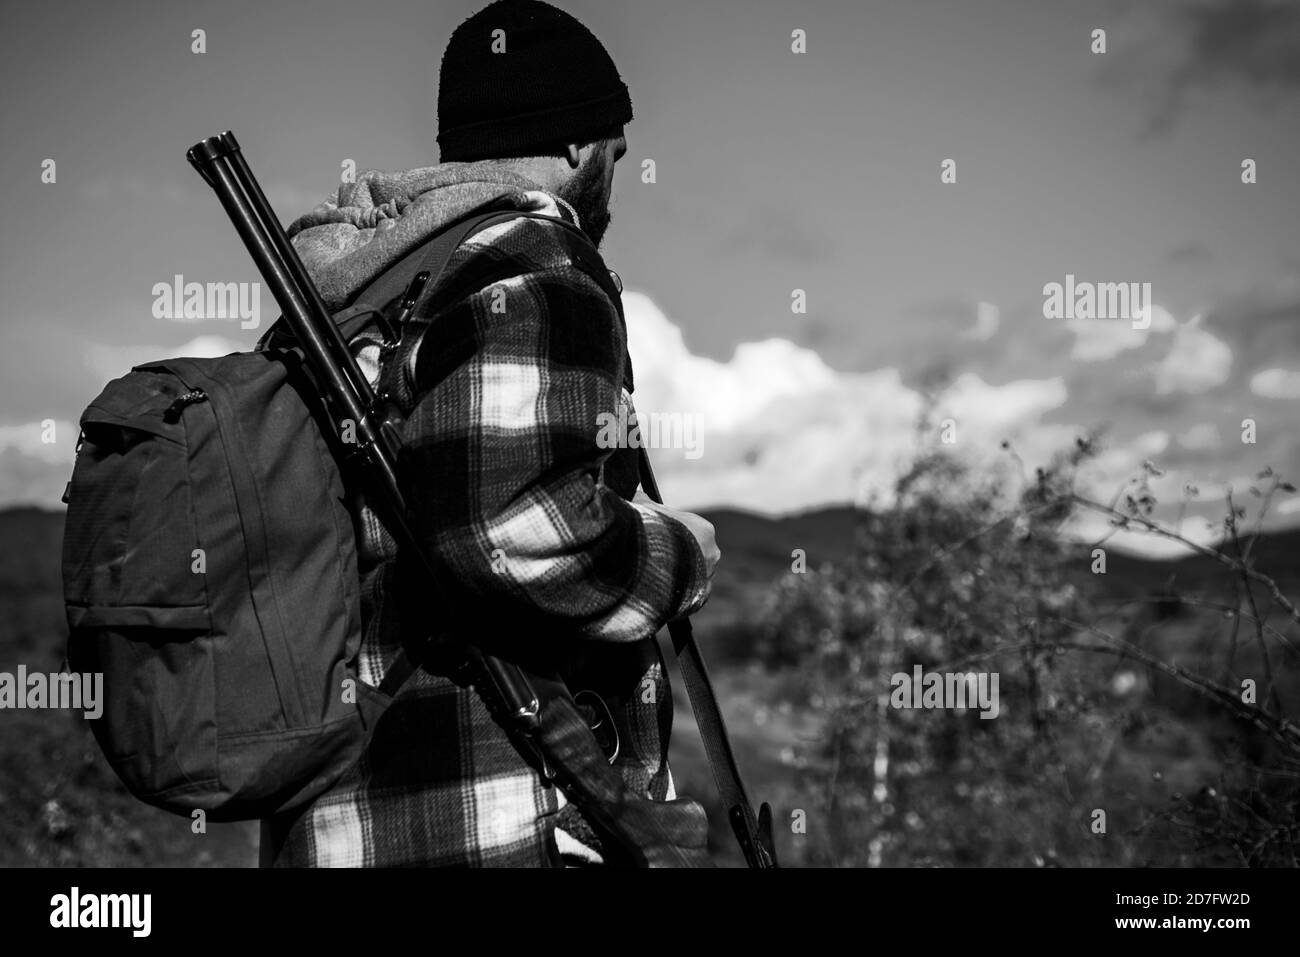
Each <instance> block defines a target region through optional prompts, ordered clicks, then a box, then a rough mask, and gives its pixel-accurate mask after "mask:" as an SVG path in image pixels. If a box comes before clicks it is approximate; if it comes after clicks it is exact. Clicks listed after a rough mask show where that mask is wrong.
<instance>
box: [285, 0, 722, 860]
mask: <svg viewBox="0 0 1300 957" xmlns="http://www.w3.org/2000/svg"><path fill="white" fill-rule="evenodd" d="M631 119H632V107H631V100H630V98H629V95H628V91H627V87H626V86H625V85H624V84H623V82H622V80H621V79H620V78H619V74H618V71H617V70H616V68H615V66H614V64H613V61H612V60H611V59H610V57H609V55H608V54H607V53H606V51H605V49H604V48H603V47H602V46H601V44H600V42H599V41H598V40H597V39H596V38H595V37H594V36H593V35H592V34H591V33H590V32H589V31H588V30H587V29H586V28H585V27H584V26H582V24H580V23H579V22H578V21H577V20H575V19H574V18H572V17H570V16H569V15H567V14H565V13H563V12H561V11H559V10H557V9H555V8H554V7H551V6H549V5H547V4H545V3H538V2H533V0H501V2H497V3H493V4H492V5H490V6H488V7H487V8H485V9H484V10H482V11H480V12H479V13H477V14H475V15H474V16H472V17H470V18H469V19H468V20H466V21H465V22H464V23H463V24H462V25H461V26H460V27H458V28H457V29H456V31H455V32H454V33H453V34H452V37H451V40H450V42H449V43H448V46H447V49H446V52H445V53H444V56H443V60H442V67H441V78H440V89H439V95H438V120H439V135H438V142H439V145H440V148H441V151H442V161H443V162H442V165H440V166H435V167H430V168H423V169H414V170H409V171H406V172H401V173H382V172H376V171H371V172H367V173H365V174H363V175H361V176H360V177H358V179H357V181H356V182H355V183H350V184H344V185H343V186H342V187H341V188H340V189H339V191H338V195H337V198H336V199H335V200H333V201H327V202H326V203H323V204H322V205H321V206H319V207H317V208H316V209H315V210H313V211H312V212H311V213H308V214H307V215H305V216H303V217H302V218H300V219H299V220H298V221H297V222H295V223H294V224H293V225H292V226H291V227H290V230H289V233H290V236H291V237H292V238H293V242H294V245H295V247H296V249H297V250H298V253H299V255H300V256H301V257H302V259H303V262H304V264H305V265H306V268H307V269H308V271H309V272H310V273H311V275H312V278H313V280H314V281H315V282H316V284H317V286H318V287H319V288H320V290H321V294H322V297H323V298H324V299H325V300H326V303H327V305H329V306H331V307H332V308H338V307H339V306H341V305H342V304H343V303H344V302H347V301H348V300H349V298H350V297H351V296H353V295H355V294H356V293H357V291H358V290H360V289H361V288H362V287H364V286H365V285H366V284H367V283H368V282H370V281H371V280H372V279H374V278H375V277H376V276H377V275H379V274H380V273H381V272H383V270H385V269H386V268H388V267H389V266H391V265H392V264H393V263H394V262H395V261H396V260H398V259H400V258H401V257H402V256H404V255H406V254H407V253H408V252H409V251H410V250H411V249H413V248H415V247H417V246H418V245H419V244H420V243H421V242H422V241H423V240H424V239H426V238H427V237H429V236H430V235H431V234H433V233H435V232H436V231H437V230H438V229H439V228H440V227H441V226H443V225H444V224H446V223H448V222H450V221H453V220H456V219H459V218H462V217H463V216H465V215H466V214H467V213H469V212H471V211H473V210H477V209H481V208H483V207H484V206H486V205H487V204H490V203H491V204H495V205H496V206H500V207H505V208H510V209H518V210H521V211H529V212H534V213H541V214H543V215H544V216H545V217H547V218H544V219H535V218H517V219H512V220H510V221H508V222H505V223H503V224H499V225H494V226H491V227H489V228H488V229H485V230H482V231H480V232H479V233H477V234H476V235H474V236H471V237H469V238H468V239H467V241H466V242H465V243H463V244H462V246H461V247H460V248H459V249H458V251H457V252H456V253H455V254H454V255H453V257H452V258H451V260H449V262H448V265H447V269H446V271H445V272H444V274H443V276H442V280H441V282H440V283H439V285H438V289H437V290H436V292H434V293H433V294H432V295H431V297H429V298H428V299H427V300H426V301H425V303H424V304H423V305H422V307H421V309H420V310H419V312H418V313H417V316H424V317H429V318H430V319H433V320H435V321H432V322H431V323H430V325H429V326H428V331H427V332H426V334H425V335H424V338H423V339H422V340H421V341H420V346H419V349H418V351H417V352H415V353H414V356H413V361H412V362H411V363H410V364H409V365H408V366H407V367H406V372H407V375H408V381H409V384H410V391H411V395H412V396H413V401H414V407H413V409H412V410H411V411H410V413H409V417H408V419H407V425H406V432H405V447H404V449H403V453H402V457H401V460H400V462H399V469H400V473H401V475H400V478H401V481H402V484H403V488H404V490H405V492H406V495H407V499H408V502H409V503H410V506H411V509H412V512H413V518H414V521H415V524H416V531H417V534H418V536H419V537H420V538H421V540H422V542H423V544H424V546H425V548H426V551H428V553H429V554H430V555H431V556H432V558H433V560H434V562H435V564H436V566H437V567H438V570H439V571H440V572H442V575H441V578H442V579H443V580H444V581H446V582H450V583H451V589H452V590H453V592H454V595H450V596H445V597H440V598H438V599H437V601H438V602H439V603H440V604H431V603H432V601H433V599H432V596H430V595H429V594H428V593H427V592H426V591H424V590H421V589H420V588H419V587H418V586H413V585H410V584H409V583H408V579H406V578H405V577H404V572H403V565H402V563H400V562H397V561H395V555H396V549H395V547H394V545H393V542H392V541H391V539H389V538H388V537H387V536H386V535H385V534H384V533H383V531H382V529H381V528H379V526H378V524H377V523H376V522H375V521H374V519H373V516H372V515H370V513H368V512H363V513H362V515H361V521H360V522H359V530H360V541H359V552H360V558H361V570H362V576H363V580H362V593H363V603H362V614H363V619H364V639H363V643H362V647H361V649H360V650H359V656H360V662H359V673H360V676H361V678H362V681H363V683H364V686H365V687H364V688H363V689H362V691H363V693H366V694H375V693H377V692H375V691H374V690H373V689H374V688H376V687H377V686H378V685H379V684H380V683H381V681H382V680H383V678H384V676H385V674H386V673H387V671H388V669H389V667H390V666H392V665H393V663H394V661H395V660H397V659H398V653H399V650H400V649H401V648H402V646H403V638H404V637H406V638H408V639H409V637H410V636H411V635H412V634H415V635H426V634H428V633H429V631H430V630H431V629H433V628H436V627H437V625H438V624H439V621H440V617H441V616H446V615H451V614H453V613H454V611H453V609H452V608H451V607H450V604H451V603H455V604H456V606H457V607H459V608H465V609H468V620H469V621H470V623H471V626H472V628H473V630H474V633H475V635H476V636H478V637H486V638H489V639H490V640H492V641H494V642H497V643H499V644H498V647H500V648H505V649H510V650H511V651H512V653H514V654H518V655H520V656H522V657H523V658H529V657H531V659H532V660H535V661H540V662H542V663H544V664H546V665H554V666H555V667H556V668H559V669H561V670H562V672H563V673H565V674H566V675H568V676H569V680H570V687H571V689H572V690H573V691H574V692H575V693H577V692H580V691H584V690H593V691H595V692H596V693H597V694H598V695H599V696H600V697H601V698H602V700H604V701H605V702H606V704H607V705H608V706H609V707H610V709H611V711H612V712H613V714H612V717H614V718H615V719H616V720H615V721H614V725H615V727H617V728H618V729H620V731H621V733H620V735H619V738H618V750H617V754H616V755H615V756H614V758H613V763H614V764H615V766H616V767H617V768H618V769H619V770H620V771H621V772H622V774H623V777H624V779H625V780H626V781H627V782H628V784H629V786H630V787H631V788H632V789H633V790H634V791H636V792H637V793H639V794H640V795H642V796H644V797H648V798H650V799H653V800H669V799H672V798H673V797H674V795H673V783H672V777H671V774H670V772H669V769H668V765H667V749H668V733H669V730H670V728H671V720H672V698H671V694H670V692H669V689H668V688H667V685H666V676H665V672H664V667H663V661H662V658H661V656H660V652H659V648H658V645H657V643H656V642H655V639H654V635H655V634H656V632H657V631H658V630H659V629H660V628H661V627H662V626H663V625H664V624H665V623H666V622H668V621H670V620H672V619H675V618H677V617H679V616H683V615H688V614H691V613H692V612H694V611H696V610H697V609H698V608H699V607H700V606H701V605H702V604H703V603H704V602H705V600H706V599H707V597H708V593H709V586H710V579H711V576H712V572H713V567H714V565H715V564H716V562H717V561H718V558H719V553H718V550H717V547H716V545H715V543H714V538H713V528H712V526H711V525H710V524H709V523H708V522H707V521H705V520H704V519H702V518H700V517H699V516H696V515H692V514H689V513H686V512H681V511H676V510H673V509H670V508H667V507H663V506H656V505H654V504H653V503H650V502H649V500H648V499H647V498H646V497H645V496H644V494H641V493H639V492H638V491H637V469H636V454H637V453H636V450H635V449H627V448H624V449H609V448H602V447H601V443H600V442H599V441H598V435H599V433H600V421H601V418H602V414H604V415H605V416H608V415H609V414H610V413H615V414H617V413H618V411H619V409H620V406H621V405H623V406H626V407H627V409H628V411H629V413H630V411H631V406H630V398H629V393H630V392H631V390H632V385H633V380H632V369H631V364H630V361H629V358H628V356H627V345H626V330H625V328H624V326H623V322H622V316H621V312H620V310H619V308H618V307H617V305H616V303H615V302H614V301H613V299H612V298H611V295H610V292H611V286H610V282H609V277H608V276H605V275H595V272H598V271H599V270H593V268H592V266H591V261H592V257H590V256H589V255H585V254H584V253H583V250H582V248H581V247H582V246H583V245H584V244H583V243H582V242H581V240H580V239H579V238H577V237H575V236H574V235H573V234H572V232H571V230H569V229H568V228H566V226H565V225H563V223H568V224H571V225H572V226H576V227H578V228H579V229H581V230H582V231H584V232H585V234H586V235H587V237H588V238H589V239H590V240H591V243H592V244H597V245H598V244H599V243H600V241H601V239H602V237H603V235H604V232H605V229H606V227H607V226H608V224H609V220H610V214H609V201H610V196H611V190H612V187H613V176H614V167H615V164H616V163H617V162H618V160H619V159H620V158H621V157H622V156H623V155H624V153H625V152H626V150H627V145H626V141H625V139H624V134H623V128H624V126H625V125H626V124H627V123H628V122H630V120H631ZM561 221H563V222H561ZM587 249H588V252H589V251H590V247H587ZM596 261H597V262H599V259H598V257H597V258H596ZM378 351H379V350H378V347H377V345H368V346H365V347H364V348H362V349H361V351H360V360H361V364H362V367H363V369H365V370H366V371H367V374H369V375H371V376H372V380H373V378H374V377H375V376H376V374H377V368H376V367H377V357H378ZM605 444H608V443H605ZM579 685H581V686H582V687H579ZM264 856H265V857H266V858H269V859H270V860H271V861H272V862H273V863H275V864H278V865H317V866H329V865H343V866H359V865H378V866H399V865H428V866H502V865H506V866H554V865H560V864H565V863H575V862H583V861H585V862H594V863H598V862H599V849H598V847H597V841H596V840H594V834H593V832H592V831H591V830H590V828H589V827H588V826H587V824H586V822H585V821H584V820H583V819H582V817H581V815H579V814H577V813H576V809H575V808H574V806H573V805H571V804H567V803H566V802H565V800H564V797H563V795H562V794H561V793H560V792H559V791H558V790H557V789H556V788H554V787H546V786H543V783H542V781H541V780H540V778H539V776H538V775H537V774H536V773H535V772H534V771H533V770H532V769H531V768H530V767H529V765H528V764H526V763H525V762H524V761H523V759H522V758H521V757H520V756H519V755H518V754H517V752H516V751H515V749H514V748H513V747H512V746H511V744H510V743H509V742H508V740H507V738H506V737H505V735H504V733H503V732H502V731H501V730H500V728H498V727H497V725H496V724H495V723H494V722H493V721H492V719H491V718H490V717H489V716H488V713H487V711H486V710H485V708H484V706H483V704H482V703H481V701H480V700H479V699H478V697H477V695H476V694H475V693H474V692H473V691H471V690H468V689H466V688H462V687H460V686H459V685H457V684H456V683H454V682H453V681H452V680H450V679H449V678H448V677H446V676H445V675H443V674H440V673H439V672H438V668H437V667H436V666H433V665H428V664H426V665H425V666H424V667H421V668H419V669H416V670H415V672H414V673H413V674H412V675H411V676H410V677H409V678H408V679H407V680H406V681H405V683H404V684H403V685H402V686H401V688H400V690H399V691H398V692H397V694H396V696H395V697H394V699H393V701H392V704H391V705H390V707H389V708H388V710H387V712H385V715H384V718H383V719H382V720H381V721H380V722H379V723H378V725H377V726H376V728H375V731H374V734H373V737H372V739H371V741H370V743H369V745H368V747H367V750H366V752H365V754H364V756H363V758H362V760H361V761H360V763H359V764H358V765H357V766H356V767H355V768H354V769H353V770H352V772H351V773H350V774H348V775H347V776H346V777H345V779H344V780H343V781H341V782H340V783H339V784H338V785H337V786H336V787H334V788H333V789H332V790H331V791H329V792H328V793H326V794H325V795H324V796H322V797H321V798H320V799H319V800H317V801H316V802H315V804H314V805H313V806H312V807H310V808H308V809H307V810H306V811H305V812H304V813H301V814H300V815H297V816H296V817H294V818H291V819H278V820H275V821H273V822H269V827H268V831H267V841H266V846H265V847H264Z"/></svg>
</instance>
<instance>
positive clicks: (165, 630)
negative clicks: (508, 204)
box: [63, 211, 529, 820]
mask: <svg viewBox="0 0 1300 957" xmlns="http://www.w3.org/2000/svg"><path fill="white" fill-rule="evenodd" d="M526 215H529V214H527V213H522V212H520V211H513V212H501V211H497V212H494V213H486V214H483V213H480V214H471V215H470V216H468V217H466V218H463V219H461V220H459V221H457V222H456V223H453V224H452V225H450V226H449V227H447V228H445V229H444V230H442V231H441V232H440V233H439V234H437V235H436V236H434V237H433V238H432V239H431V240H429V241H427V242H426V243H423V244H421V246H420V247H417V248H416V249H415V250H413V251H412V252H411V253H408V254H407V255H406V256H405V257H403V258H402V259H401V260H400V261H399V262H398V263H397V264H395V265H394V266H392V267H390V269H388V270H387V271H386V272H385V273H384V274H383V275H382V276H380V277H379V278H378V279H376V280H375V281H374V282H372V283H371V284H370V285H369V286H368V287H367V288H366V289H365V290H363V291H362V292H361V293H360V294H358V295H357V296H356V297H355V299H356V302H355V304H354V305H352V306H350V307H349V308H347V309H344V310H342V311H341V312H339V313H336V314H335V315H334V317H333V318H334V320H335V322H336V323H337V324H338V325H339V327H340V330H341V332H342V334H343V336H344V338H345V339H346V340H348V341H349V342H352V341H353V340H355V339H356V337H358V336H359V335H361V334H362V333H363V332H364V331H365V330H366V329H368V328H371V327H372V326H373V325H374V324H375V323H376V322H378V321H380V319H381V317H382V318H387V317H388V315H389V314H390V313H391V311H392V307H393V304H394V301H395V300H396V299H397V298H399V297H400V295H401V292H402V291H403V290H404V289H405V288H406V284H407V282H409V280H410V278H411V276H412V275H414V273H415V272H416V271H417V270H419V269H424V270H428V271H429V273H430V276H431V277H432V280H431V281H429V282H428V283H427V284H426V285H425V287H424V288H425V292H424V295H425V296H427V295H429V293H430V292H431V291H432V290H433V288H434V286H435V285H436V284H437V279H438V278H439V277H440V275H441V273H442V271H443V268H444V267H445V265H446V262H447V260H448V259H449V258H450V257H451V254H452V252H453V251H454V250H455V249H456V248H457V247H458V246H459V245H460V243H461V242H462V241H463V240H464V239H465V238H466V237H467V236H468V235H470V234H471V233H472V232H476V231H477V230H478V229H481V228H482V227H483V226H485V225H488V224H490V223H491V222H492V221H493V220H502V221H504V220H506V219H510V218H514V217H517V216H526ZM274 331H275V327H273V328H272V332H274ZM277 342H278V343H279V344H277ZM80 425H81V437H80V439H79V441H78V445H77V458H76V465H75V467H74V469H73V473H72V480H71V481H70V482H69V484H68V490H67V492H66V493H65V495H64V501H65V502H66V503H67V504H68V514H67V522H66V527H65V532H64V540H63V583H64V599H65V604H66V611H67V618H68V626H69V643H68V660H69V664H70V665H71V667H72V668H73V669H74V670H75V671H79V672H102V673H103V675H104V710H103V714H102V716H101V717H100V718H99V719H97V720H95V721H93V722H92V727H93V730H94V734H95V737H96V740H97V741H98V742H99V745H100V747H101V749H102V750H103V752H104V754H105V755H106V757H107V758H108V760H109V762H110V764H111V765H112V767H113V769H114V770H115V771H116V772H117V774H118V775H119V777H121V779H122V781H123V782H124V783H125V785H126V786H127V788H128V789H129V790H130V791H131V793H132V794H134V795H135V796H136V797H138V798H140V799H142V800H144V801H147V802H148V803H150V804H153V805H156V806H158V807H161V808H164V809H166V810H169V811H173V812H175V813H179V814H184V815H187V816H188V815H190V814H191V813H192V812H193V811H194V810H196V809H201V810H203V811H204V812H205V813H206V814H207V815H208V816H209V817H211V818H212V819H213V820H251V819H256V818H264V817H268V816H270V815H272V814H275V813H279V812H282V811H286V810H291V809H293V808H296V807H299V806H301V805H303V804H305V803H307V802H309V801H311V800H312V799H314V798H315V797H317V796H318V795H320V794H321V793H322V792H323V791H325V790H326V789H328V788H329V787H330V786H331V785H332V784H333V783H334V782H335V781H337V780H338V778H339V777H340V776H341V775H342V774H343V773H344V772H345V771H346V770H347V769H348V767H349V766H350V765H351V764H352V763H353V762H354V761H355V760H356V758H357V757H358V755H359V753H360V750H361V748H362V747H363V746H364V744H365V741H366V737H367V734H368V729H369V728H371V727H373V725H374V722H375V720H376V719H377V718H378V717H379V715H380V714H381V713H382V712H383V709H384V708H385V707H386V706H387V704H388V702H389V701H390V700H391V699H390V695H391V694H392V693H393V692H395V691H396V688H395V687H391V684H394V683H396V682H389V681H386V683H385V685H383V686H381V687H380V688H379V689H374V688H372V687H370V686H369V685H367V684H366V683H365V682H363V681H361V680H360V678H359V677H358V676H357V673H356V670H355V663H356V659H357V654H358V651H359V648H360V644H361V634H362V632H361V629H362V622H361V613H360V594H359V592H360V581H359V577H358V569H357V546H356V536H355V532H354V521H355V519H356V516H355V515H354V514H353V512H352V511H351V510H350V508H349V506H348V502H347V499H348V496H347V489H346V488H345V483H344V479H343V475H342V473H341V472H340V469H339V466H338V464H337V460H336V459H337V457H338V456H340V455H341V454H342V453H343V451H344V450H342V449H341V448H339V447H338V445H339V443H338V439H337V437H336V435H335V433H334V431H333V430H332V429H331V428H330V426H329V422H328V419H327V418H326V417H325V415H324V410H323V408H322V403H321V401H320V398H319V395H318V393H317V392H316V390H315V388H314V386H313V384H312V382H311V380H310V378H309V376H308V375H307V374H306V372H305V370H304V368H303V362H302V356H301V354H300V352H299V351H298V350H296V349H295V348H292V347H291V344H289V343H285V342H284V341H283V340H281V339H279V338H278V337H277V336H273V335H271V334H270V333H268V336H267V337H264V339H263V342H262V343H259V349H258V350H257V351H254V352H246V353H233V354H231V355H227V356H223V357H221V358H216V359H164V360H160V361H158V362H149V363H145V364H143V365H139V366H136V367H134V368H133V369H132V370H131V371H130V372H128V373H127V374H126V375H125V376H123V377H122V378H120V379H114V380H113V381H112V382H110V383H109V384H108V385H107V386H106V387H105V389H104V391H103V392H101V393H100V395H99V397H98V398H96V399H95V401H94V402H92V403H91V404H90V406H89V407H88V408H87V409H86V410H85V412H84V413H83V414H82V416H81V422H80ZM390 677H392V678H395V679H397V681H400V676H399V675H393V676H390Z"/></svg>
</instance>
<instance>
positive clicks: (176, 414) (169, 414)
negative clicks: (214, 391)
mask: <svg viewBox="0 0 1300 957" xmlns="http://www.w3.org/2000/svg"><path fill="white" fill-rule="evenodd" d="M207 401H208V394H207V393H206V392H204V391H203V390H202V389H191V390H190V391H189V392H185V393H182V394H181V395H178V396H177V397H176V399H175V401H173V402H172V404H171V405H169V406H167V408H166V409H165V410H164V411H163V421H164V422H177V421H179V420H180V417H181V412H182V411H183V410H184V409H185V407H186V406H188V405H193V404H194V403H195V402H207Z"/></svg>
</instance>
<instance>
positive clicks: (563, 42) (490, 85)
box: [438, 0, 632, 162]
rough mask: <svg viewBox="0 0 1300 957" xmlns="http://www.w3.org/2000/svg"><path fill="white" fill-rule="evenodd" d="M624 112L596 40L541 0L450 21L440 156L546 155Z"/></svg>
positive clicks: (627, 107) (504, 2) (502, 3)
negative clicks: (452, 23)
mask: <svg viewBox="0 0 1300 957" xmlns="http://www.w3.org/2000/svg"><path fill="white" fill-rule="evenodd" d="M497 31H502V32H497ZM503 49H504V52H494V50H496V51H501V50H503ZM631 119H632V100H631V97H630V96H629V95H628V91H627V86H625V85H624V83H623V81H622V79H620V78H619V75H618V69H617V68H616V67H615V66H614V61H613V60H611V59H610V57H609V54H608V53H606V52H605V48H604V47H603V46H601V45H600V41H599V40H597V39H596V38H595V36H593V35H592V33H591V31H590V30H588V29H587V28H586V27H584V26H583V25H582V24H581V23H579V22H578V21H577V20H576V19H574V18H573V17H571V16H570V15H569V14H567V13H565V12H564V11H563V10H557V9H556V8H555V7H553V6H551V5H550V4H548V3H540V2H538V0H497V2H496V3H493V4H490V5H489V6H486V7H484V8H483V9H482V10H480V11H479V12H478V13H476V14H474V15H473V16H472V17H470V18H469V19H468V20H466V21H465V22H464V23H462V24H461V25H460V26H459V27H457V28H456V30H455V32H454V33H452V35H451V39H450V40H449V41H448V42H447V49H446V51H445V52H444V53H443V55H442V69H441V72H440V79H439V84H438V146H439V147H440V149H441V152H442V160H443V162H453V161H457V160H475V159H485V158H488V157H504V156H541V155H546V154H549V153H551V152H553V151H555V150H557V149H558V148H559V147H561V146H562V145H563V144H565V143H587V142H590V141H591V140H593V139H597V138H599V137H600V136H603V135H604V134H606V133H608V132H610V131H611V130H616V129H617V128H618V127H620V126H622V125H624V124H625V123H627V122H629V121H630V120H631Z"/></svg>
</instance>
